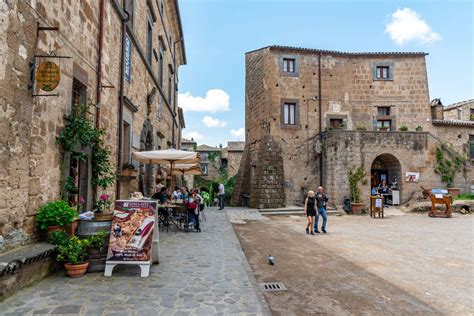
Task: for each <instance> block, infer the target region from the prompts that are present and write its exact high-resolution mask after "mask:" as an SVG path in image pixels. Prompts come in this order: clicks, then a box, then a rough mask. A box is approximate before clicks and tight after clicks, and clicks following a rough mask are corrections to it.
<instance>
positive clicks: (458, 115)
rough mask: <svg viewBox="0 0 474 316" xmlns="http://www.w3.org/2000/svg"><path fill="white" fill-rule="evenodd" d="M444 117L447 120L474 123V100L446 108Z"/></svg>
mask: <svg viewBox="0 0 474 316" xmlns="http://www.w3.org/2000/svg"><path fill="white" fill-rule="evenodd" d="M443 117H444V119H445V120H460V121H474V99H471V100H467V101H462V102H457V103H454V104H451V105H448V106H445V107H444V108H443Z"/></svg>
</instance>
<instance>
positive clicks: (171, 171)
mask: <svg viewBox="0 0 474 316" xmlns="http://www.w3.org/2000/svg"><path fill="white" fill-rule="evenodd" d="M173 164H174V163H173V162H172V161H171V170H170V177H171V180H170V183H171V188H170V189H171V192H173V190H174V185H173V184H174V181H173Z"/></svg>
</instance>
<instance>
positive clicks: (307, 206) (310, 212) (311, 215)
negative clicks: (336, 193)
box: [304, 187, 328, 235]
mask: <svg viewBox="0 0 474 316" xmlns="http://www.w3.org/2000/svg"><path fill="white" fill-rule="evenodd" d="M327 205H328V197H327V195H326V194H325V193H324V190H323V187H319V188H318V191H317V192H316V193H314V191H311V190H310V191H308V197H307V198H306V200H305V203H304V213H305V214H306V217H307V218H308V223H307V224H306V234H311V235H314V234H315V233H316V234H319V233H320V232H319V230H318V222H319V216H321V217H322V218H323V224H322V226H321V231H322V232H323V233H324V234H326V233H327V231H326V224H327V219H328V217H327V213H326V209H327ZM313 225H314V226H313Z"/></svg>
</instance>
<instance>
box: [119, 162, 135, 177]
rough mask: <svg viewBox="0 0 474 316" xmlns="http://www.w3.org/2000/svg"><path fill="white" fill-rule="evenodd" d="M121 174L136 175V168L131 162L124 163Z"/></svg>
mask: <svg viewBox="0 0 474 316" xmlns="http://www.w3.org/2000/svg"><path fill="white" fill-rule="evenodd" d="M122 176H124V177H136V176H137V170H136V169H135V166H134V165H133V164H131V163H126V164H124V165H123V166H122Z"/></svg>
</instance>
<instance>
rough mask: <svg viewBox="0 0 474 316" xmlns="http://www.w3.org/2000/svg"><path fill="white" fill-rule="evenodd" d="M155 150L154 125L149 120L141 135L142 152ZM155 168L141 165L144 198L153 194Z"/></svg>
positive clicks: (140, 181)
mask: <svg viewBox="0 0 474 316" xmlns="http://www.w3.org/2000/svg"><path fill="white" fill-rule="evenodd" d="M153 149H155V142H154V137H153V125H151V122H150V120H149V119H146V120H145V122H144V123H143V128H142V131H141V133H140V151H148V150H153ZM153 171H154V166H153V165H151V164H143V163H140V174H139V187H140V191H141V192H142V193H143V195H144V196H150V195H151V194H153V191H154V190H153V187H154V185H153V183H154V172H153Z"/></svg>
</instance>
